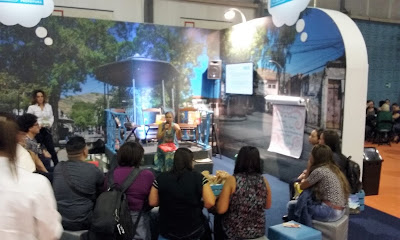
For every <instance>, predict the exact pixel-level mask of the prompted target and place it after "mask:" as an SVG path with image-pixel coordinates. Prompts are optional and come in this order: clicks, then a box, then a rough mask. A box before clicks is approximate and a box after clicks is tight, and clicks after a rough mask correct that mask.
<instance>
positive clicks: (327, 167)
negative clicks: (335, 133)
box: [288, 144, 350, 226]
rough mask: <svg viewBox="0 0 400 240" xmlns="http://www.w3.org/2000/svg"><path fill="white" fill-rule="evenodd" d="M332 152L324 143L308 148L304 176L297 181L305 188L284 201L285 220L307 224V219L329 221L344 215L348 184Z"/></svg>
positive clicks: (309, 222)
mask: <svg viewBox="0 0 400 240" xmlns="http://www.w3.org/2000/svg"><path fill="white" fill-rule="evenodd" d="M332 155H333V154H332V150H331V149H330V148H329V147H328V146H326V145H320V144H318V145H316V146H314V148H313V149H312V151H311V155H310V159H309V160H308V167H307V173H306V176H305V177H304V179H303V180H302V181H301V183H300V188H301V189H303V190H305V191H303V192H302V193H301V195H300V197H299V199H298V200H292V201H290V202H289V203H288V215H289V216H288V217H289V220H295V221H298V222H300V223H303V224H305V225H308V226H310V225H312V223H311V219H315V220H318V221H323V222H333V221H337V220H339V219H340V218H341V217H342V216H343V215H344V213H345V206H346V204H347V200H348V196H349V192H350V188H349V184H348V182H347V180H346V177H345V176H344V175H343V173H342V172H341V171H340V169H339V168H338V167H337V165H336V164H335V163H334V162H333V158H332Z"/></svg>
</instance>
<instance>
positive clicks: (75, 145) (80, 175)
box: [53, 137, 104, 231]
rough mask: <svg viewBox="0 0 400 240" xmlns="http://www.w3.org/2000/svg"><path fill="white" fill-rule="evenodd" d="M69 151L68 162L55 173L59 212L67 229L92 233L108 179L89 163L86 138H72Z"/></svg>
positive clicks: (56, 168) (67, 148)
mask: <svg viewBox="0 0 400 240" xmlns="http://www.w3.org/2000/svg"><path fill="white" fill-rule="evenodd" d="M66 150H67V154H68V161H66V162H60V164H57V166H56V167H55V169H54V177H53V189H54V194H55V196H56V199H57V206H58V211H59V212H60V213H61V216H62V224H63V226H64V228H65V229H67V230H72V231H78V230H83V229H88V228H89V225H90V221H91V215H92V212H93V207H94V203H95V201H96V198H97V196H98V195H99V194H100V193H101V192H102V189H103V185H104V176H103V173H102V172H101V171H100V170H99V169H98V168H97V167H96V166H95V165H93V164H90V163H87V162H85V160H86V158H87V156H88V148H87V146H86V142H85V139H84V138H82V137H72V138H71V139H70V140H69V141H68V142H67V144H66Z"/></svg>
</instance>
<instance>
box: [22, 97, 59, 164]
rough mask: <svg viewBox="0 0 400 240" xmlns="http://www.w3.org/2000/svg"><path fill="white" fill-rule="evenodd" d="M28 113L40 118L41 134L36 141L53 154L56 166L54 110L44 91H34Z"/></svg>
mask: <svg viewBox="0 0 400 240" xmlns="http://www.w3.org/2000/svg"><path fill="white" fill-rule="evenodd" d="M27 113H31V114H34V115H36V116H37V117H38V123H39V125H40V133H39V134H37V135H36V137H35V138H36V141H38V143H40V144H43V145H44V146H45V147H46V150H47V151H48V152H49V153H50V154H51V159H52V160H53V163H54V166H56V165H57V163H58V157H57V153H56V151H55V149H54V143H53V136H52V135H51V131H50V129H51V126H53V123H54V115H53V109H52V108H51V105H50V104H48V103H46V94H45V92H44V91H43V90H35V91H33V94H32V105H30V106H29V107H28V111H27Z"/></svg>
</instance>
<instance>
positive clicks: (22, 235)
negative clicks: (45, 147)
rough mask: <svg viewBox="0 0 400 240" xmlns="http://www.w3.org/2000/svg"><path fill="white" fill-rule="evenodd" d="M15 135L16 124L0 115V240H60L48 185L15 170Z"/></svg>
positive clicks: (45, 180) (57, 216)
mask: <svg viewBox="0 0 400 240" xmlns="http://www.w3.org/2000/svg"><path fill="white" fill-rule="evenodd" d="M17 134H18V126H17V124H16V123H15V122H14V121H12V120H11V119H9V118H7V116H6V115H4V114H0V189H1V190H0V195H1V198H0V239H2V240H13V239H40V240H55V239H59V238H60V237H61V234H62V231H63V228H62V226H61V216H60V214H59V213H58V212H57V205H56V201H55V198H54V194H53V190H52V188H51V185H50V182H49V181H48V180H47V179H46V178H45V177H44V176H41V175H39V174H33V173H31V172H28V171H26V170H24V169H22V168H20V167H18V166H17V164H16V149H17V142H18V141H17Z"/></svg>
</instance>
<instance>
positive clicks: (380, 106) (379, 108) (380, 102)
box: [378, 100, 385, 112]
mask: <svg viewBox="0 0 400 240" xmlns="http://www.w3.org/2000/svg"><path fill="white" fill-rule="evenodd" d="M383 104H385V101H383V100H381V101H379V107H378V112H380V111H382V105H383Z"/></svg>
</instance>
